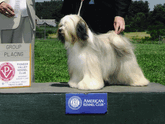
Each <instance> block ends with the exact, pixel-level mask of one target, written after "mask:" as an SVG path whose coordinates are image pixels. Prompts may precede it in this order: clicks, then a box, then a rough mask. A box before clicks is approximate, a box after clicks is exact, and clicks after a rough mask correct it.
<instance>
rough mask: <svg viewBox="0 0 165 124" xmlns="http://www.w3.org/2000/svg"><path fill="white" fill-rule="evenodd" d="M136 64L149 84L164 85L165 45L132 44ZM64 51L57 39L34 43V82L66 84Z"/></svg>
mask: <svg viewBox="0 0 165 124" xmlns="http://www.w3.org/2000/svg"><path fill="white" fill-rule="evenodd" d="M134 46H135V54H136V56H137V60H138V63H139V65H140V67H141V68H142V70H143V72H144V74H145V76H146V78H148V79H149V80H150V82H156V83H161V84H163V85H165V44H163V45H157V44H134ZM68 81H69V75H68V67H67V56H66V50H65V49H64V47H63V44H62V43H61V42H59V41H58V40H57V39H50V40H49V39H48V40H37V39H36V41H35V82H36V83H38V82H40V83H44V82H68Z"/></svg>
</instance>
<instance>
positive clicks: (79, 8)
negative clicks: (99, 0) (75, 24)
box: [78, 0, 84, 16]
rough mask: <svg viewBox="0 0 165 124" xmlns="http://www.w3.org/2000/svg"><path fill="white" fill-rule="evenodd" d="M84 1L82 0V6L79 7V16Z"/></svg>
mask: <svg viewBox="0 0 165 124" xmlns="http://www.w3.org/2000/svg"><path fill="white" fill-rule="evenodd" d="M83 1H84V0H81V4H80V7H79V11H78V16H80V11H81V8H82V5H83Z"/></svg>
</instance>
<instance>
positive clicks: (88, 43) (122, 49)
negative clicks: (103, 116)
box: [58, 15, 149, 90]
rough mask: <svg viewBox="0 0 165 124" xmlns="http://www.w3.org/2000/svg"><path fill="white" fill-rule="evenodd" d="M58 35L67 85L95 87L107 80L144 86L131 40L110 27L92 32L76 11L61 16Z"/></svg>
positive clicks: (99, 87) (145, 80) (98, 87)
mask: <svg viewBox="0 0 165 124" xmlns="http://www.w3.org/2000/svg"><path fill="white" fill-rule="evenodd" d="M58 37H59V39H60V40H61V41H62V42H63V43H64V44H65V48H66V49H67V54H68V67H69V75H70V80H69V82H68V83H69V86H70V87H73V88H78V89H83V90H96V89H101V88H103V87H104V81H107V82H108V83H109V84H124V85H130V86H145V85H148V83H149V81H148V80H147V79H146V78H145V77H144V75H143V72H142V70H141V69H140V67H139V65H138V63H137V60H136V57H135V55H134V52H133V47H132V45H131V43H130V42H129V41H128V40H127V39H126V38H125V37H123V36H120V35H117V34H116V33H115V32H114V31H110V32H108V33H106V34H101V35H96V34H94V33H92V32H91V30H90V29H89V28H88V25H87V24H86V22H85V21H84V20H83V19H82V18H81V17H80V16H78V15H67V16H65V17H63V18H62V19H61V21H60V23H59V27H58Z"/></svg>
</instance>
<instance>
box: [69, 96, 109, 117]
mask: <svg viewBox="0 0 165 124" xmlns="http://www.w3.org/2000/svg"><path fill="white" fill-rule="evenodd" d="M106 113H107V93H89V94H84V93H80V94H79V93H69V94H66V114H106Z"/></svg>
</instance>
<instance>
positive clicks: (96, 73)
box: [78, 56, 104, 90]
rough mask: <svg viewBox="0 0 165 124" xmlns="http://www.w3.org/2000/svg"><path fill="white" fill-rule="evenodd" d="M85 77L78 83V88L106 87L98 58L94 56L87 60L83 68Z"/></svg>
mask: <svg viewBox="0 0 165 124" xmlns="http://www.w3.org/2000/svg"><path fill="white" fill-rule="evenodd" d="M83 70H84V71H83V79H82V80H81V81H80V82H79V83H78V89H82V90H98V89H101V88H103V87H104V81H103V78H102V72H101V68H100V65H99V62H98V60H97V58H95V57H94V56H92V57H91V58H90V59H89V58H88V59H87V60H86V63H85V65H84V68H83Z"/></svg>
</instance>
